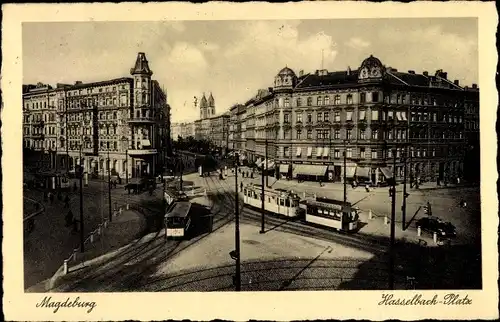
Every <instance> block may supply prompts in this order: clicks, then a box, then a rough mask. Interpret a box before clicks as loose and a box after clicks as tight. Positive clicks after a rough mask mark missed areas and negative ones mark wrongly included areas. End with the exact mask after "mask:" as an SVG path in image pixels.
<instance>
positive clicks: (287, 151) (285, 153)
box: [283, 147, 290, 157]
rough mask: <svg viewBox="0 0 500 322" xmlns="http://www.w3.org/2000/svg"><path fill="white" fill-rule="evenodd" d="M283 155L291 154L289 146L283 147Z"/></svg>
mask: <svg viewBox="0 0 500 322" xmlns="http://www.w3.org/2000/svg"><path fill="white" fill-rule="evenodd" d="M283 156H284V157H288V156H290V148H289V147H285V148H284V149H283Z"/></svg>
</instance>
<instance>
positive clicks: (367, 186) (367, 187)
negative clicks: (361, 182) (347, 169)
mask: <svg viewBox="0 0 500 322" xmlns="http://www.w3.org/2000/svg"><path fill="white" fill-rule="evenodd" d="M365 190H366V192H370V185H368V184H366V185H365Z"/></svg>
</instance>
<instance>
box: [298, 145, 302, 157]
mask: <svg viewBox="0 0 500 322" xmlns="http://www.w3.org/2000/svg"><path fill="white" fill-rule="evenodd" d="M301 154H302V148H301V147H298V148H297V156H298V157H300V155H301Z"/></svg>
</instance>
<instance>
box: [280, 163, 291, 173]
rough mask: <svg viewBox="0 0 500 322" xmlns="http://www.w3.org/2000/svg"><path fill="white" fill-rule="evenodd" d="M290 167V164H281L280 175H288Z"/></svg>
mask: <svg viewBox="0 0 500 322" xmlns="http://www.w3.org/2000/svg"><path fill="white" fill-rule="evenodd" d="M289 168H290V165H288V164H280V173H288V169H289Z"/></svg>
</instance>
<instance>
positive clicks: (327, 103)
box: [325, 96, 330, 105]
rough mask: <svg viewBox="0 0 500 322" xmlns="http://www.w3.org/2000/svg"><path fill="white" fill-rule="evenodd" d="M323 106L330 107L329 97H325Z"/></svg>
mask: <svg viewBox="0 0 500 322" xmlns="http://www.w3.org/2000/svg"><path fill="white" fill-rule="evenodd" d="M325 105H330V97H329V96H325Z"/></svg>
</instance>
